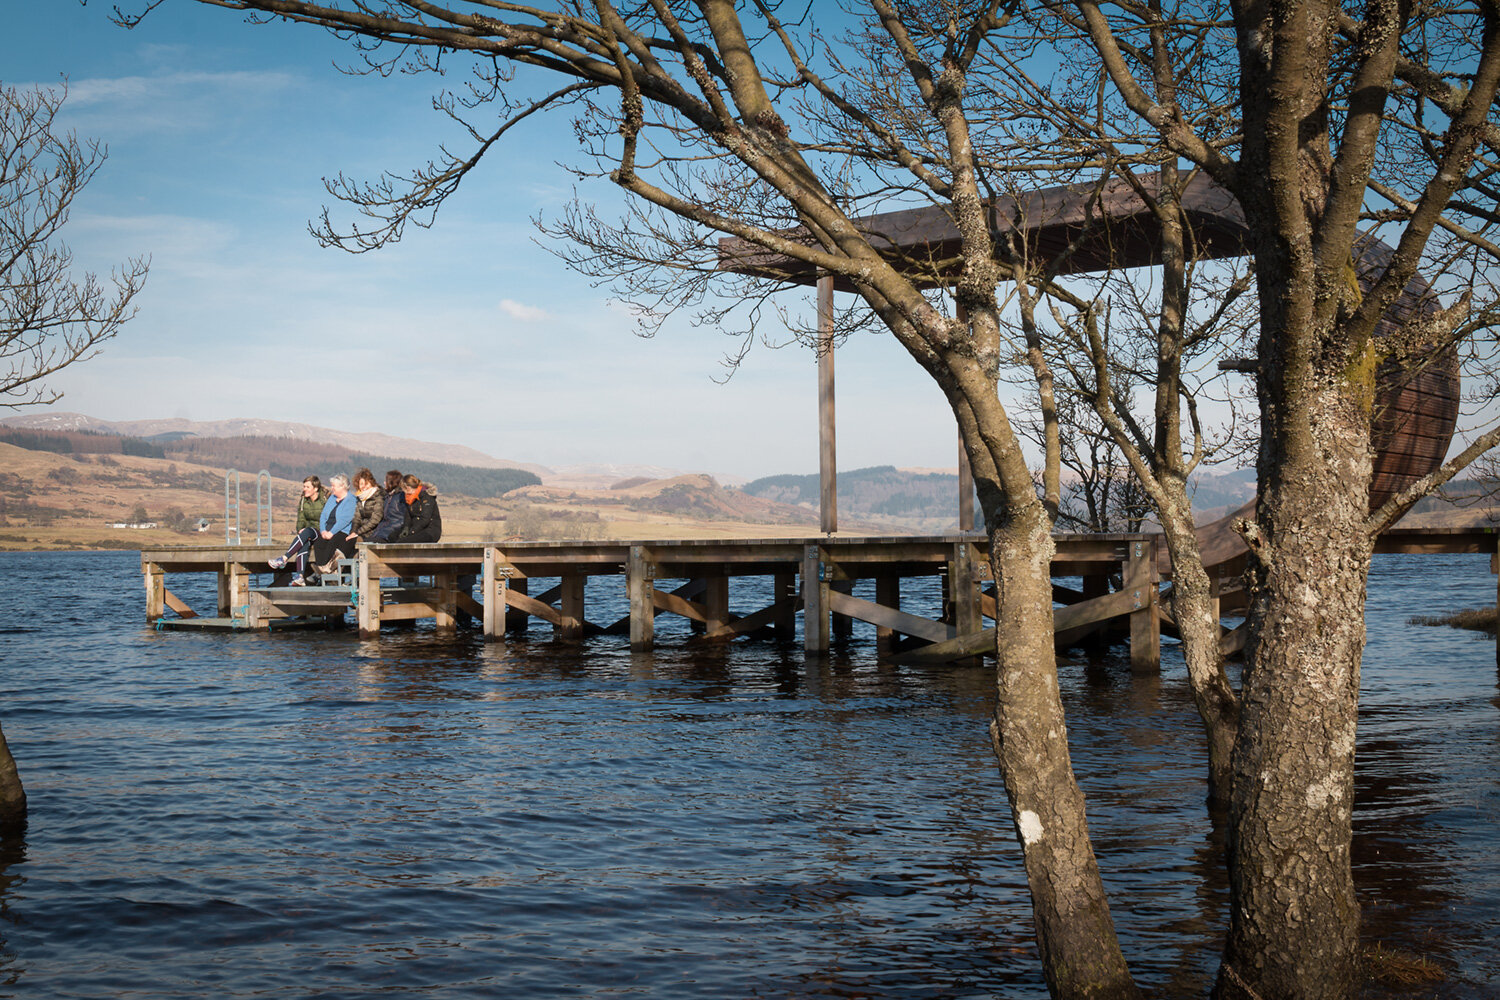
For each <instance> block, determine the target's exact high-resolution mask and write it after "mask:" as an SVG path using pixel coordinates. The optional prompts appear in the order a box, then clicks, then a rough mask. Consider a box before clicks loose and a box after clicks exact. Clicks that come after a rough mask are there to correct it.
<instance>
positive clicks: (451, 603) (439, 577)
mask: <svg viewBox="0 0 1500 1000" xmlns="http://www.w3.org/2000/svg"><path fill="white" fill-rule="evenodd" d="M432 585H433V586H434V587H436V588H437V591H438V593H437V604H436V606H435V607H434V608H433V610H434V611H436V612H437V614H436V615H435V616H434V617H435V618H436V619H437V628H438V631H439V632H451V631H453V630H454V629H456V628H458V574H457V573H456V572H454V571H453V570H449V571H447V572H446V573H434V574H433V575H432Z"/></svg>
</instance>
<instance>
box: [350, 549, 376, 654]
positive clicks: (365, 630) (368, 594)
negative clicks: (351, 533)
mask: <svg viewBox="0 0 1500 1000" xmlns="http://www.w3.org/2000/svg"><path fill="white" fill-rule="evenodd" d="M354 596H355V600H356V601H357V602H358V603H356V604H355V606H354V619H355V624H356V625H358V626H359V637H360V638H361V639H373V638H375V637H376V636H378V635H380V573H379V571H374V572H372V571H371V569H370V557H369V555H368V554H367V553H366V552H365V550H364V549H360V551H359V554H358V555H356V556H355V557H354Z"/></svg>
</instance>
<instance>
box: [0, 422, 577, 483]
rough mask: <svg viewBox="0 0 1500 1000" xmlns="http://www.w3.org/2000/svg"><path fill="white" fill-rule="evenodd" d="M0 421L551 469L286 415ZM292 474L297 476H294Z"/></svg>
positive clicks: (543, 472)
mask: <svg viewBox="0 0 1500 1000" xmlns="http://www.w3.org/2000/svg"><path fill="white" fill-rule="evenodd" d="M0 425H3V426H7V427H15V428H21V429H25V430H43V431H96V432H102V433H105V434H118V435H121V436H123V437H135V438H142V439H147V440H151V441H154V442H157V443H170V442H172V441H174V440H186V439H188V438H225V437H261V438H275V439H279V440H287V439H290V440H293V441H311V442H319V443H322V444H333V445H339V446H341V447H343V448H346V449H348V450H349V451H350V452H351V453H356V454H361V455H387V456H390V457H391V458H399V459H406V460H409V461H410V460H415V461H419V462H438V463H443V464H448V465H462V466H469V467H472V468H477V469H524V470H525V471H527V472H530V473H532V474H534V475H536V476H538V477H546V476H547V475H548V474H549V473H550V471H551V470H549V469H548V468H547V467H546V466H542V465H533V464H529V463H526V462H512V461H507V460H505V459H499V458H495V457H494V456H492V455H486V454H485V453H484V452H482V451H478V450H477V449H474V448H469V447H467V446H465V445H458V444H440V443H438V442H434V441H417V440H413V439H412V438H401V437H393V436H391V435H389V434H377V433H374V432H354V431H340V430H334V429H332V428H328V427H315V426H313V425H311V424H296V423H291V422H288V421H285V420H260V419H246V418H239V419H234V420H185V419H182V418H181V417H172V418H167V419H161V420H100V419H99V418H97V417H90V416H87V415H86V414H82V413H58V412H53V411H43V412H38V413H25V414H21V415H19V416H14V417H5V418H4V419H0ZM297 478H299V479H300V478H301V476H298V477H297Z"/></svg>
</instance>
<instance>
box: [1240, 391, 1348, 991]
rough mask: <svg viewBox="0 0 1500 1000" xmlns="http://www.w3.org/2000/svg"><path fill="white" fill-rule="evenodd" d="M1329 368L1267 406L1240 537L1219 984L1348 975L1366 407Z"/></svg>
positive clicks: (1316, 986) (1339, 986)
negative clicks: (1239, 647)
mask: <svg viewBox="0 0 1500 1000" xmlns="http://www.w3.org/2000/svg"><path fill="white" fill-rule="evenodd" d="M1332 381H1333V383H1334V384H1333V385H1327V384H1325V385H1324V386H1323V387H1322V388H1321V389H1316V390H1313V391H1311V392H1309V393H1307V394H1306V395H1305V396H1304V397H1303V399H1302V400H1298V401H1297V402H1298V403H1299V404H1300V405H1294V406H1293V407H1288V408H1287V409H1295V410H1299V411H1301V414H1300V417H1301V419H1297V420H1285V418H1284V416H1283V419H1282V420H1276V419H1273V420H1272V421H1271V423H1272V425H1273V428H1274V429H1277V430H1279V431H1280V432H1281V433H1278V434H1277V435H1276V437H1275V439H1274V440H1273V441H1272V442H1271V445H1270V447H1271V448H1272V449H1273V450H1272V451H1271V453H1270V456H1271V457H1272V458H1274V459H1276V464H1275V465H1274V466H1272V467H1270V468H1269V470H1268V469H1267V467H1266V466H1265V465H1264V464H1263V466H1262V470H1263V471H1262V477H1263V480H1266V479H1268V481H1266V482H1265V485H1264V486H1263V489H1262V492H1261V501H1260V505H1259V510H1258V516H1257V529H1256V530H1252V532H1251V537H1250V538H1249V541H1250V542H1251V560H1252V563H1251V577H1252V579H1251V585H1252V603H1251V608H1250V634H1251V637H1252V638H1251V643H1250V645H1249V647H1248V649H1247V665H1246V678H1245V682H1244V684H1243V685H1242V691H1241V699H1242V701H1241V704H1242V712H1241V718H1240V738H1239V740H1238V742H1237V743H1236V746H1235V753H1234V793H1233V797H1232V798H1231V800H1230V823H1231V826H1230V842H1229V874H1230V883H1231V891H1232V899H1233V907H1232V910H1231V913H1230V926H1229V937H1228V941H1227V944H1226V947H1225V954H1224V963H1223V965H1222V966H1221V969H1220V974H1219V981H1218V983H1217V985H1216V987H1215V996H1217V997H1221V998H1239V997H1247V998H1256V1000H1286V998H1308V1000H1312V998H1319V1000H1324V998H1336V997H1347V996H1351V995H1352V993H1353V989H1354V984H1355V976H1356V972H1357V964H1358V936H1359V907H1358V904H1357V902H1356V900H1355V895H1354V881H1353V874H1352V871H1351V869H1350V860H1349V848H1350V840H1351V835H1352V824H1351V814H1352V808H1353V799H1354V736H1355V726H1356V722H1357V716H1358V709H1359V673H1360V656H1361V653H1362V651H1363V648H1364V640H1365V626H1364V602H1365V584H1366V579H1367V576H1368V572H1369V565H1370V556H1371V554H1372V552H1373V550H1374V545H1373V542H1372V540H1371V537H1370V535H1369V532H1368V529H1367V526H1366V524H1365V522H1366V519H1367V518H1368V515H1369V506H1368V504H1369V481H1370V466H1371V456H1370V448H1369V432H1368V425H1369V421H1368V412H1367V411H1366V410H1365V408H1364V407H1362V406H1361V405H1360V404H1359V402H1358V399H1357V394H1356V399H1354V400H1351V399H1350V398H1349V392H1348V390H1349V389H1350V388H1352V387H1350V386H1346V385H1340V384H1338V381H1339V380H1337V379H1335V380H1332ZM1275 416H1276V414H1273V418H1274V417H1275ZM1277 425H1279V426H1277ZM1266 455H1267V444H1266V442H1264V441H1263V442H1262V457H1263V459H1264V458H1265V457H1266ZM1267 471H1269V472H1270V476H1269V477H1267Z"/></svg>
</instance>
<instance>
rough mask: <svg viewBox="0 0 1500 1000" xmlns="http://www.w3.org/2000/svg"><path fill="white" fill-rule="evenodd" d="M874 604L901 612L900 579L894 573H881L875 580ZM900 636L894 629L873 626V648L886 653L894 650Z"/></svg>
mask: <svg viewBox="0 0 1500 1000" xmlns="http://www.w3.org/2000/svg"><path fill="white" fill-rule="evenodd" d="M875 603H876V604H879V605H880V606H881V607H885V608H894V609H895V610H897V611H900V610H901V578H900V577H899V576H897V575H896V574H895V573H882V574H880V575H879V576H877V577H876V578H875ZM899 638H900V635H899V634H898V633H897V632H896V630H895V629H891V628H886V627H885V626H883V625H876V626H875V648H876V649H879V650H881V651H882V652H888V651H890V650H892V649H894V648H895V646H896V640H897V639H899Z"/></svg>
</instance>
